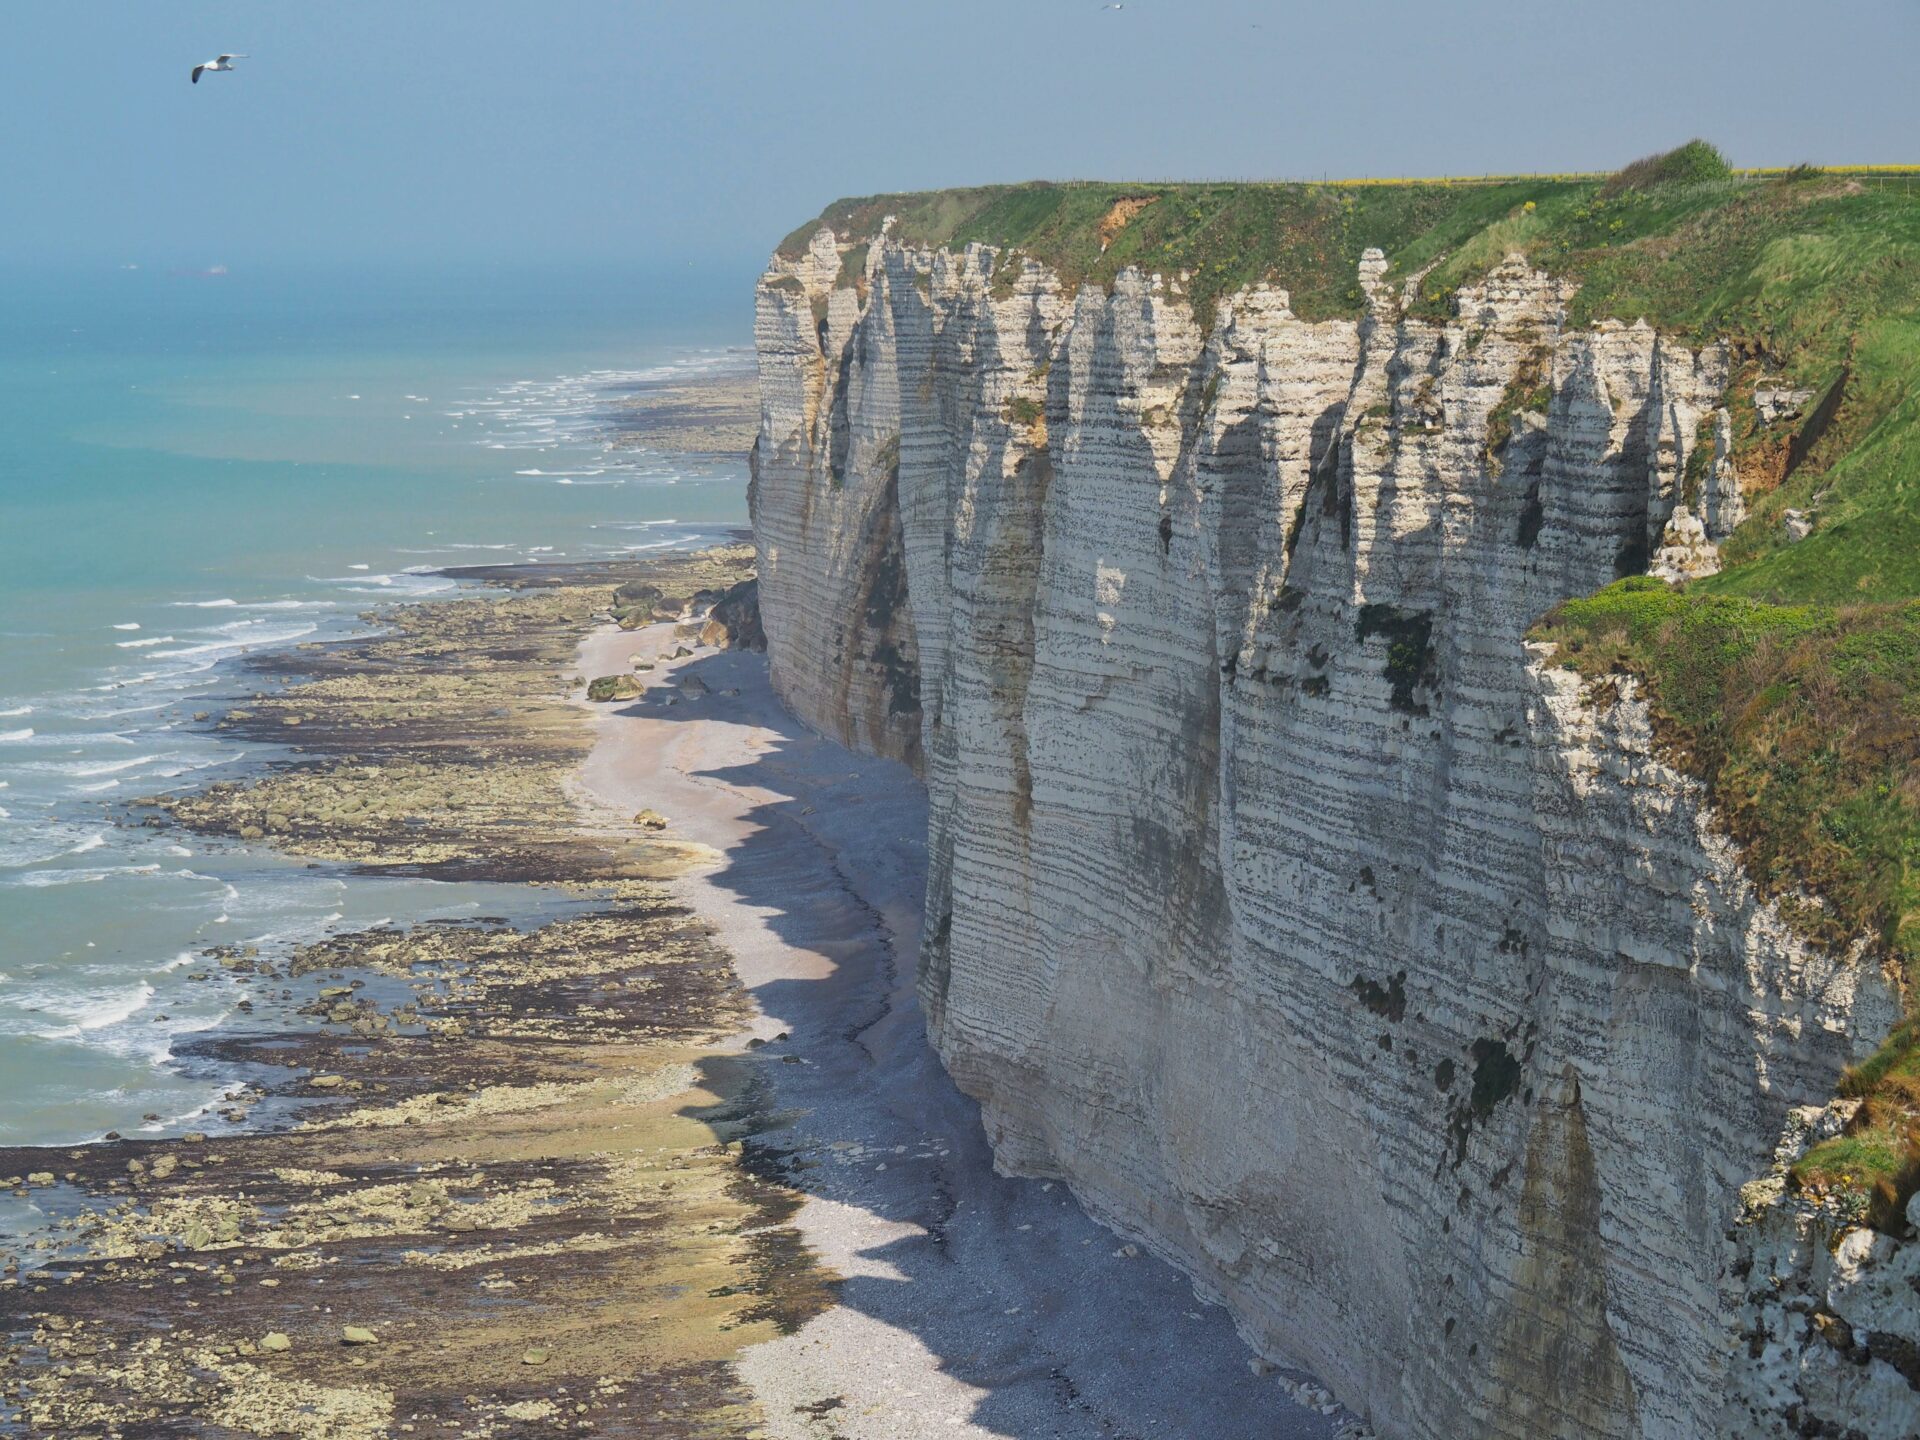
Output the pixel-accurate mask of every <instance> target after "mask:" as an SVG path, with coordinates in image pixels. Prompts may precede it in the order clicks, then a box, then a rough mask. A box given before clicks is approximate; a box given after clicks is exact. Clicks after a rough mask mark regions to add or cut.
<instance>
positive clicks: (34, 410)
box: [0, 269, 750, 1144]
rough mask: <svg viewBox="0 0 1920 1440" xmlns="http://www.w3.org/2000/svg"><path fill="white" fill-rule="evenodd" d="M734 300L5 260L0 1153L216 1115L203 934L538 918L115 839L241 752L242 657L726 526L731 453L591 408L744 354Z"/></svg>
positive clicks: (745, 360)
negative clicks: (225, 699)
mask: <svg viewBox="0 0 1920 1440" xmlns="http://www.w3.org/2000/svg"><path fill="white" fill-rule="evenodd" d="M747 293H748V292H747V287H746V286H745V285H744V284H736V283H734V282H733V279H732V277H725V278H724V279H713V278H708V277H703V276H701V275H699V274H697V273H696V272H693V271H687V272H685V273H667V274H659V275H652V276H649V275H647V274H646V273H644V272H643V271H639V270H636V271H634V272H629V273H625V274H619V275H612V274H604V275H603V274H591V273H584V272H581V273H562V274H553V273H540V274H531V273H520V274H513V273H486V274H478V273H476V274H464V275H453V274H446V273H440V272H432V273H429V272H424V271H423V272H414V273H404V274H392V273H379V274H375V273H364V274H362V273H354V272H352V271H349V270H345V269H342V270H340V271H337V272H333V273H281V274H273V273H267V274H258V275H254V274H228V275H218V276H215V275H203V274H191V275H185V274H163V273H157V272H152V271H146V270H133V269H128V270H118V271H104V272H98V273H89V274H66V275H46V274H41V273H35V274H31V275H28V274H21V273H12V274H7V273H4V272H0V1144H19V1143H27V1142H67V1141H78V1140H82V1139H86V1138H90V1137H93V1136H97V1135H99V1134H101V1133H103V1132H104V1131H107V1130H109V1129H116V1130H120V1131H122V1132H124V1133H128V1134H132V1133H136V1132H139V1131H142V1130H145V1131H147V1132H151V1133H159V1132H161V1131H163V1130H166V1129H168V1128H180V1127H182V1126H185V1125H187V1124H188V1123H189V1122H190V1121H194V1117H197V1116H199V1115H201V1114H202V1113H203V1111H204V1110H205V1108H206V1107H208V1106H209V1105H210V1104H211V1103H213V1102H214V1101H215V1100H216V1099H217V1096H218V1095H219V1094H220V1093H221V1092H222V1091H223V1090H224V1089H226V1088H227V1087H228V1086H229V1085H230V1084H231V1077H229V1076H223V1075H220V1074H218V1073H214V1072H211V1071H209V1070H208V1069H207V1068H206V1067H205V1066H203V1065H199V1064H196V1063H195V1062H192V1061H191V1060H187V1059H182V1058H180V1056H179V1055H178V1051H179V1049H180V1048H181V1046H182V1044H183V1042H184V1041H186V1040H187V1039H189V1038H190V1037H191V1036H192V1035H194V1034H195V1033H197V1032H202V1031H205V1030H207V1029H210V1028H213V1027H221V1028H231V1027H233V1026H235V1025H237V1024H241V1023H249V1022H246V1021H244V1020H243V1017H242V1016H241V1015H240V1014H239V1012H237V1011H236V1010H235V1009H234V1005H235V1002H236V1001H237V1000H239V999H240V998H242V992H240V991H239V990H238V989H237V988H235V987H233V986H232V985H230V984H229V983H227V982H226V981H225V980H223V979H222V978H221V977H220V976H219V975H218V974H217V973H216V974H215V976H214V978H213V979H212V980H211V981H206V982H201V981H193V980H190V979H189V978H188V977H189V976H190V975H193V974H197V973H203V972H204V971H206V970H207V969H209V968H212V969H213V970H214V971H216V972H217V970H218V967H217V966H214V967H209V966H207V965H206V964H205V963H204V962H201V961H199V960H198V959H197V956H198V954H199V952H200V951H201V950H202V949H204V948H205V947H207V946H209V945H214V944H234V945H244V944H253V945H258V946H260V947H262V949H263V950H265V951H267V952H269V953H275V952H278V951H280V950H284V949H285V948H287V947H290V946H292V945H294V944H298V943H303V942H305V941H308V940H312V939H315V938H318V937H319V936H320V935H322V934H324V933H326V932H327V931H328V930H330V929H333V928H347V927H352V926H356V925H364V924H371V923H375V922H378V921H381V920H387V919H392V920H396V921H401V922H405V921H408V920H413V919H419V918H426V917H429V916H433V917H453V916H462V915H476V914H499V913H503V912H504V911H506V910H508V909H509V908H511V909H514V910H524V909H525V907H526V903H527V902H526V899H525V897H524V896H513V897H509V896H506V895H503V894H501V893H499V892H498V891H497V890H495V889H494V888H493V887H488V886H472V885H462V886H450V885H441V884H434V883H431V882H422V881H385V880H371V879H364V878H353V879H347V878H343V877H341V876H339V875H337V874H333V873H330V872H328V871H325V870H309V869H308V868H306V867H305V866H304V865H302V864H298V863H294V862H290V861H287V860H284V859H281V858H279V857H277V856H275V855H274V854H273V853H272V852H271V851H266V850H256V849H252V848H249V847H245V846H238V845H224V844H218V845H216V844H202V843H199V842H195V841H193V840H191V839H186V838H183V837H181V836H180V835H178V834H177V833H175V832H152V831H145V830H141V829H138V828H133V827H130V826H128V825H127V824H126V823H125V820H126V818H127V811H126V802H128V801H129V800H131V799H133V798H135V797H138V796H141V795H147V794H152V793H154V792H156V791H160V790H165V789H169V788H175V787H181V786H189V785H192V784H195V783H198V782H200V781H202V780H205V779H208V778H214V777H219V776H223V775H228V774H233V773H238V772H239V771H240V770H242V769H243V768H244V767H245V766H246V765H248V764H252V763H257V761H258V759H259V755H258V751H257V748H256V749H255V751H254V753H251V754H250V753H247V750H246V749H245V748H244V747H241V746H238V745H235V744H232V743H231V742H227V741H224V740H221V739H218V738H216V737H214V736H211V735H207V734H204V733H201V731H200V729H199V727H197V726H196V725H195V724H194V723H193V721H192V719H191V715H192V713H193V712H194V711H195V710H196V709H201V710H204V709H208V708H211V707H212V706H213V705H214V704H216V703H217V702H218V700H219V699H220V698H221V697H222V696H223V695H226V694H228V693H230V692H233V691H235V690H236V689H237V688H238V687H243V686H245V687H248V688H251V682H249V681H247V680H245V679H243V678H242V677H240V676H238V675H236V674H235V673H234V671H233V667H232V666H231V664H230V662H232V661H233V660H234V659H236V658H237V657H239V656H242V655H245V654H247V653H249V652H250V651H256V650H260V649H263V648H272V647H275V646H284V645H290V644H294V643H298V642H299V641H301V640H305V639H308V638H325V637H326V636H329V635H337V634H342V633H346V632H347V631H349V630H350V629H352V628H353V627H354V626H355V625H357V624H359V623H360V622H359V621H358V619H357V618H356V617H358V616H359V615H360V614H361V613H362V612H363V611H364V610H366V609H367V608H368V607H370V606H376V605H380V604H383V603H387V602H391V601H395V600H399V599H404V598H409V597H415V596H427V595H432V594H440V593H450V592H451V590H452V589H453V588H454V587H453V585H452V583H451V582H449V581H447V580H445V579H444V578H442V577H439V576H437V575H434V574H432V573H431V572H432V571H434V570H435V569H437V568H439V567H442V566H446V565H450V564H462V563H472V562H476V561H488V562H498V561H505V560H514V559H543V558H557V557H562V556H586V555H601V556H604V555H614V554H620V553H630V552H631V551H633V550H634V549H636V548H639V547H643V546H644V547H654V546H662V545H687V544H695V543H699V542H701V541H703V540H707V539H711V538H715V537H718V536H719V535H721V534H723V533H725V532H726V531H727V530H729V529H731V528H734V527H737V526H741V525H744V524H745V521H746V467H745V463H744V460H734V459H713V458H702V457H686V456H676V455H669V454H660V453H654V452H650V451H646V450H622V451H618V452H615V451H611V450H609V449H608V447H607V444H606V439H607V433H608V432H607V430H606V428H605V425H604V418H603V417H604V415H605V412H606V409H607V406H608V404H609V403H610V401H611V400H612V399H613V398H614V397H616V396H617V395H618V394H619V393H620V391H621V389H622V388H623V387H625V386H630V385H632V384H634V383H636V382H644V381H647V380H650V379H664V378H670V377H672V376H674V375H678V374H686V373H694V372H712V371H725V370H738V369H745V368H746V367H747V366H748V365H749V363H750V355H749V351H748V348H747V347H748V346H749V345H750V333H749V329H750V316H749V315H748V314H747V313H746V306H745V304H744V303H742V302H741V297H742V296H743V295H745V294H747ZM510 900H511V904H509V901H510ZM252 1023H267V1021H266V1020H265V1019H262V1020H260V1021H257V1022H252ZM149 1116H154V1117H158V1118H156V1119H148V1118H146V1117H149ZM196 1123H205V1122H204V1121H199V1122H196Z"/></svg>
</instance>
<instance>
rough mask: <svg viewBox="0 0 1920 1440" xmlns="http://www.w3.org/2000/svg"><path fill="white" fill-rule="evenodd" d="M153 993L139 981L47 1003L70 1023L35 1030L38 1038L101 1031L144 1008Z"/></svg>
mask: <svg viewBox="0 0 1920 1440" xmlns="http://www.w3.org/2000/svg"><path fill="white" fill-rule="evenodd" d="M156 993H158V992H156V991H155V990H154V988H153V986H151V985H149V984H147V982H146V981H144V980H142V981H140V982H139V983H138V984H136V985H131V986H128V987H127V988H125V989H122V990H114V991H111V992H108V993H106V994H101V993H99V992H94V993H91V994H88V995H85V996H78V997H74V998H73V999H71V1000H68V1001H66V1002H64V1003H61V1002H54V1003H50V1004H48V1005H46V1007H45V1008H46V1009H48V1010H51V1011H52V1012H53V1013H54V1014H55V1015H60V1016H63V1017H65V1018H66V1019H67V1020H68V1021H69V1022H71V1023H69V1024H66V1025H62V1026H59V1027H57V1028H55V1029H52V1030H41V1031H37V1032H36V1033H37V1034H38V1035H39V1037H40V1038H41V1039H42V1040H72V1039H75V1038H77V1037H79V1036H81V1035H84V1034H86V1033H87V1032H88V1031H91V1030H104V1029H106V1028H107V1027H108V1026H109V1025H118V1024H120V1023H121V1022H122V1021H124V1020H130V1019H132V1018H133V1017H134V1016H135V1015H138V1014H139V1013H140V1012H141V1011H142V1010H144V1009H146V1008H147V1002H148V1001H149V1000H151V999H153V997H154V995H155V994H156Z"/></svg>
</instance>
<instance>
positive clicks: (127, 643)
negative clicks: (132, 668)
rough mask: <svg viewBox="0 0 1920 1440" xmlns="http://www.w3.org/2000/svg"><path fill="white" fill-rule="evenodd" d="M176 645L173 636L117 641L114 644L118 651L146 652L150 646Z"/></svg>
mask: <svg viewBox="0 0 1920 1440" xmlns="http://www.w3.org/2000/svg"><path fill="white" fill-rule="evenodd" d="M174 643H175V642H174V638H173V636H171V635H150V636H148V637H147V638H146V639H145V640H116V641H114V642H113V644H114V648H115V649H118V650H144V649H146V648H147V647H148V646H149V645H172V644H174Z"/></svg>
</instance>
